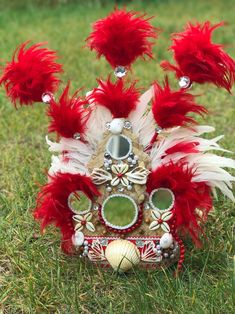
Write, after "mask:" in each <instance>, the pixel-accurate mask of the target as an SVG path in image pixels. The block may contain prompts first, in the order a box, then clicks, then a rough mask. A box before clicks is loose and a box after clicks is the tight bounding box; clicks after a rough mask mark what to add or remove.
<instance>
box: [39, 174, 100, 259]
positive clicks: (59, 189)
mask: <svg viewBox="0 0 235 314" xmlns="http://www.w3.org/2000/svg"><path fill="white" fill-rule="evenodd" d="M75 191H82V192H83V193H84V194H85V195H86V196H87V197H88V198H89V199H91V200H93V199H94V197H95V196H98V195H99V192H98V191H97V189H96V187H95V185H94V184H93V183H92V181H91V179H90V178H89V177H87V176H82V175H80V174H69V173H58V174H56V175H55V176H51V177H50V182H49V183H48V184H46V185H45V186H44V187H43V188H42V190H41V192H40V193H39V194H38V198H37V207H36V209H35V212H34V217H35V218H36V219H39V220H41V229H42V230H44V228H45V227H46V226H47V225H49V224H55V226H56V227H58V228H60V230H61V233H62V248H63V249H64V251H65V252H66V253H70V252H72V241H71V237H72V235H73V233H74V226H73V220H72V217H73V215H74V214H73V212H72V211H71V210H70V208H69V207H68V197H69V195H70V193H72V192H75Z"/></svg>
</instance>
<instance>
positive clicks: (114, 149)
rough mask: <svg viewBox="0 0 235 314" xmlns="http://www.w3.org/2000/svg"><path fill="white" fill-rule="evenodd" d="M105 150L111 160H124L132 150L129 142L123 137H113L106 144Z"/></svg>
mask: <svg viewBox="0 0 235 314" xmlns="http://www.w3.org/2000/svg"><path fill="white" fill-rule="evenodd" d="M106 150H107V152H108V154H109V155H110V156H111V157H112V158H113V159H116V160H121V159H125V158H127V157H128V155H129V154H130V152H131V150H132V144H131V140H130V139H129V138H128V137H126V136H124V135H113V136H112V137H110V139H109V141H108V143H107V146H106Z"/></svg>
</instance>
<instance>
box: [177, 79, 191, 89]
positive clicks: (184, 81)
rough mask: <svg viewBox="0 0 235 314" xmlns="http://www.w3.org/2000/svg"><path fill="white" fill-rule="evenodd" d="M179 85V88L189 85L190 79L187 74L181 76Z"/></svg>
mask: <svg viewBox="0 0 235 314" xmlns="http://www.w3.org/2000/svg"><path fill="white" fill-rule="evenodd" d="M179 86H180V88H189V87H190V86H191V81H190V78H189V77H188V76H182V77H181V78H180V79H179Z"/></svg>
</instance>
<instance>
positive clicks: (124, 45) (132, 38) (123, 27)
mask: <svg viewBox="0 0 235 314" xmlns="http://www.w3.org/2000/svg"><path fill="white" fill-rule="evenodd" d="M144 17H145V16H144V15H142V16H138V14H137V13H136V12H126V11H125V10H124V9H123V10H118V9H116V10H115V11H114V12H112V13H111V14H110V15H108V16H107V17H106V18H104V19H101V20H98V21H97V22H96V23H94V25H93V32H92V33H91V34H90V36H89V37H88V38H87V41H88V46H89V47H90V49H91V50H93V49H94V50H96V52H97V56H98V58H100V57H101V56H104V57H105V58H106V60H107V61H108V62H109V63H110V64H111V66H113V67H116V66H127V67H129V66H130V65H131V64H132V63H133V62H134V61H135V60H136V59H137V58H138V57H144V56H148V57H150V58H152V45H153V43H152V42H150V41H149V39H150V38H156V37H157V35H156V29H155V28H154V27H153V26H152V25H151V24H150V23H149V20H150V18H148V19H145V18H144Z"/></svg>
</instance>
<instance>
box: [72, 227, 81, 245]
mask: <svg viewBox="0 0 235 314" xmlns="http://www.w3.org/2000/svg"><path fill="white" fill-rule="evenodd" d="M72 241H73V244H74V245H75V246H81V245H82V244H83V242H84V234H83V233H82V232H81V231H76V232H75V234H74V235H73V237H72Z"/></svg>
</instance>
